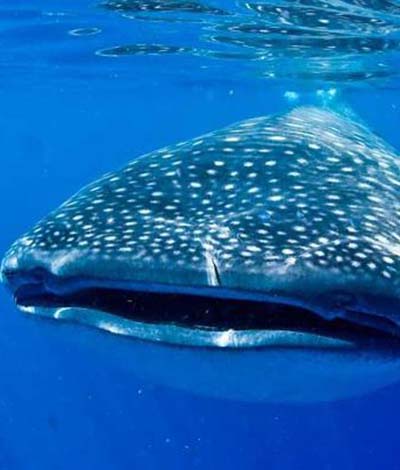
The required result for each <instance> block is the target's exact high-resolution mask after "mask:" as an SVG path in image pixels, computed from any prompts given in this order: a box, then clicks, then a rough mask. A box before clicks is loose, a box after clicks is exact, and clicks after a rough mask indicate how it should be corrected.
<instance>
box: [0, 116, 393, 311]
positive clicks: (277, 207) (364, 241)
mask: <svg viewBox="0 0 400 470" xmlns="http://www.w3.org/2000/svg"><path fill="white" fill-rule="evenodd" d="M399 175H400V173H399V163H398V156H397V155H396V154H395V153H394V151H393V150H392V149H391V148H390V147H389V146H388V145H387V144H385V143H384V142H383V141H382V140H381V139H380V138H378V137H377V136H375V135H374V134H372V133H371V132H370V131H369V130H368V129H367V128H366V127H365V126H363V125H361V124H359V123H356V122H352V121H351V120H350V119H349V118H348V117H346V116H342V115H339V114H336V113H334V112H332V111H329V110H325V109H318V108H313V107H300V108H297V109H294V110H292V111H291V112H288V113H286V114H281V115H277V116H272V117H261V118H255V119H249V120H246V121H243V122H240V123H238V124H234V125H233V126H230V127H227V128H224V129H222V130H218V131H215V132H211V133H209V134H207V135H204V136H202V137H200V138H196V139H193V140H190V141H188V142H185V143H180V144H177V145H172V146H169V147H166V148H163V149H161V150H158V151H155V152H151V153H149V154H147V155H144V156H142V157H140V158H136V159H135V160H133V161H131V162H130V163H128V164H127V165H126V166H125V167H123V168H121V169H119V170H117V171H115V172H113V173H109V174H107V175H105V176H104V177H102V178H101V179H99V180H97V181H95V182H94V183H92V184H90V185H89V186H87V187H85V188H84V189H82V190H81V191H80V192H78V193H77V194H76V195H74V196H73V197H72V198H71V199H69V200H68V201H67V202H66V203H65V204H63V205H62V206H61V207H60V208H59V209H57V210H56V211H54V212H53V213H51V214H50V215H49V216H48V217H46V218H45V219H44V220H42V221H41V222H40V223H39V224H38V225H36V226H35V227H34V228H33V229H32V230H31V231H29V232H28V233H27V234H26V235H24V236H23V237H22V238H20V239H19V240H18V241H17V242H16V243H15V244H14V245H13V246H12V247H11V249H10V250H9V252H8V253H7V255H6V257H5V258H4V260H3V265H2V269H3V272H6V271H13V270H14V271H16V270H20V271H24V270H26V271H29V270H31V269H33V268H40V267H41V268H44V269H45V270H46V271H47V272H49V273H51V274H52V275H54V276H56V277H57V278H86V279H88V278H90V279H102V280H112V281H113V282H115V281H121V282H122V281H123V282H128V283H129V282H144V283H154V282H156V283H159V284H165V285H169V286H173V288H174V289H177V290H178V291H179V288H180V287H183V286H194V287H195V288H199V289H201V288H203V287H212V288H213V289H215V292H218V290H221V289H230V290H234V291H237V292H261V293H264V294H266V295H268V296H270V297H271V298H279V299H286V300H287V301H290V302H292V303H295V304H301V305H306V306H308V307H310V308H313V309H314V310H316V311H317V312H319V313H321V314H323V315H326V316H332V315H333V316H334V315H345V314H346V312H347V311H348V310H351V309H356V310H357V311H366V312H368V313H369V312H374V313H378V314H381V315H389V316H390V317H391V318H392V319H395V320H396V318H397V317H396V315H397V312H396V311H395V310H396V309H395V308H394V306H395V305H397V302H398V298H399V292H398V284H399V283H398V276H397V273H398V271H399V255H400V233H399V216H400V203H399V188H400V176H399ZM382 299H384V302H382Z"/></svg>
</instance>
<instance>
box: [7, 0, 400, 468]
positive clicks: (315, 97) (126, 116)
mask: <svg viewBox="0 0 400 470" xmlns="http://www.w3.org/2000/svg"><path fill="white" fill-rule="evenodd" d="M399 28H400V3H398V2H397V1H395V0H393V1H389V0H382V1H380V0H342V1H339V0H325V1H323V0H312V1H305V0H292V1H287V2H284V1H276V2H274V1H261V0H256V1H254V2H245V1H239V0H238V1H228V0H214V1H213V0H210V1H207V2H204V3H200V2H195V1H191V0H189V1H185V0H182V1H178V0H174V1H167V0H165V1H162V0H145V1H139V0H120V1H113V0H109V1H108V2H107V1H105V2H101V1H96V0H94V1H92V0H90V1H89V0H75V1H73V2H71V1H66V0H54V1H50V0H43V1H41V2H33V1H18V0H13V1H6V0H0V46H1V52H2V53H1V55H0V66H1V73H0V155H1V173H0V178H1V185H0V209H1V225H0V227H1V230H0V251H1V252H2V253H3V252H5V251H6V249H7V248H8V247H9V245H10V244H11V243H12V242H13V241H14V240H15V239H16V238H17V237H18V236H20V235H21V233H23V232H24V231H25V230H27V229H28V228H29V227H31V225H32V224H33V223H35V222H36V221H37V220H39V219H40V218H41V217H42V216H44V215H46V214H47V213H48V212H49V211H50V210H52V209H54V208H55V207H57V206H58V205H59V204H60V203H62V202H63V201H64V200H65V199H66V198H67V197H68V196H70V195H71V194H72V193H74V192H75V191H76V190H78V189H79V188H80V187H82V186H83V185H84V184H86V183H88V182H90V181H91V180H93V179H94V178H96V177H98V176H100V175H101V174H103V173H104V172H106V171H108V170H111V169H114V168H117V167H118V166H120V165H122V164H124V163H125V162H126V161H128V160H129V159H132V158H133V157H135V156H139V155H141V154H143V153H144V152H146V151H150V150H154V149H157V148H159V147H161V146H164V145H168V144H172V143H176V142H180V141H183V140H185V139H188V138H191V137H195V136H197V135H200V134H202V133H204V132H206V131H212V130H215V129H218V128H221V127H223V126H224V125H228V124H230V123H233V122H235V121H238V120H241V119H245V118H248V117H254V116H262V115H269V114H273V113H278V112H283V111H285V110H288V109H290V108H292V107H294V106H298V105H301V104H314V105H319V106H329V107H331V108H332V109H336V110H345V112H347V113H352V115H354V116H357V119H360V120H361V121H362V122H363V123H364V124H366V125H367V126H368V127H369V128H370V129H371V130H373V131H374V132H376V133H377V134H379V135H380V136H381V137H383V138H384V139H385V140H386V141H387V142H388V143H390V144H391V145H392V146H393V147H394V148H396V149H397V150H400V133H399V132H398V129H399V124H400V107H399V106H400V101H399V97H400V88H399V87H400V83H399V79H400V78H399V76H398V75H399V66H400V63H399V62H400V61H399V59H400V55H399V52H398V50H399V47H400V43H399V36H398V31H399ZM0 306H1V308H0V469H1V470H9V469H10V470H14V469H23V470H31V469H32V470H36V469H40V470H47V469H49V470H50V469H51V470H56V469H57V470H64V469H71V468H77V469H80V468H82V469H92V468H93V469H99V470H100V469H192V468H193V469H197V468H199V469H200V468H209V469H217V468H218V469H225V468H227V469H228V468H229V469H279V470H281V469H303V468H307V469H318V470H321V469H341V470H347V469H353V470H356V469H398V468H400V463H399V455H400V454H399V448H400V434H399V432H398V423H399V420H400V398H399V395H400V384H398V385H392V386H390V387H386V388H383V389H381V390H378V391H376V392H374V393H370V394H368V395H366V396H362V397H358V398H352V399H347V400H341V401H337V402H330V403H313V404H307V405H304V404H303V405H300V404H299V405H293V404H285V403H282V404H270V403H246V402H240V401H229V400H224V399H215V398H208V397H206V396H199V395H197V394H196V393H195V392H196V391H195V390H193V391H192V392H190V391H186V392H184V391H179V390H174V389H171V388H169V387H167V386H165V385H164V386H163V385H162V384H158V383H153V382H152V381H151V380H146V379H143V378H139V377H137V376H136V375H135V373H134V369H135V367H134V365H135V364H134V362H135V355H134V354H130V341H131V340H129V339H128V340H127V339H123V338H120V337H117V336H113V335H110V334H106V333H103V332H99V331H97V330H93V329H88V328H85V327H82V326H78V325H73V324H60V323H58V322H51V321H46V320H43V319H36V318H30V317H28V316H26V315H23V314H21V313H20V312H18V311H17V309H16V308H15V306H14V304H13V301H12V299H11V296H10V295H9V293H8V292H6V291H5V290H4V289H1V291H0ZM159 367H160V368H167V369H168V367H169V364H168V363H166V362H165V363H160V364H159ZM177 372H178V371H174V370H173V369H171V370H170V373H171V374H174V373H177ZM220 385H221V384H219V383H218V381H216V383H215V384H213V386H214V387H215V389H216V390H218V388H219V387H220Z"/></svg>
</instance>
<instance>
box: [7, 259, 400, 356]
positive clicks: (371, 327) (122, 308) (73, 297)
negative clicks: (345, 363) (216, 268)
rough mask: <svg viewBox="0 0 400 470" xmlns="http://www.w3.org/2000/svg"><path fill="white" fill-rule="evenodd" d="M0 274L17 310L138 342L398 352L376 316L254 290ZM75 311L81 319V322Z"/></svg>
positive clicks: (393, 333) (389, 326) (41, 272)
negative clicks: (326, 311) (330, 310)
mask: <svg viewBox="0 0 400 470" xmlns="http://www.w3.org/2000/svg"><path fill="white" fill-rule="evenodd" d="M2 277H3V280H4V281H5V282H6V283H7V284H8V287H9V288H10V289H11V291H12V292H13V295H14V298H15V302H16V304H17V306H18V307H19V308H20V309H21V310H24V311H27V312H31V313H42V314H43V312H46V313H44V314H45V315H47V316H54V317H57V316H59V315H60V312H63V311H68V312H69V317H70V318H72V319H74V320H79V321H80V322H81V323H90V324H95V325H96V326H100V328H102V329H105V330H107V329H109V330H110V331H113V332H119V333H122V334H125V335H130V336H138V337H142V338H143V337H144V339H156V340H158V339H159V336H157V335H159V332H160V330H162V329H163V328H164V329H165V330H166V331H165V332H162V339H163V341H165V342H167V343H168V342H169V343H177V344H181V343H182V342H183V343H184V344H186V345H193V346H216V347H218V346H223V347H242V348H243V347H244V348H249V347H260V346H268V345H273V344H275V343H276V335H277V334H278V336H280V341H279V346H288V347H289V346H290V347H296V346H299V347H305V346H307V347H311V348H313V347H315V348H327V347H335V348H337V347H342V348H349V347H350V348H351V347H354V346H357V347H360V346H362V347H374V348H376V347H377V346H378V347H382V346H384V347H385V348H386V347H387V346H388V344H390V345H394V344H395V345H397V344H398V346H399V347H400V335H399V331H398V328H397V327H396V325H395V324H394V323H392V322H391V321H390V320H387V319H385V318H384V317H380V316H377V315H366V313H365V312H362V314H361V315H359V317H357V312H354V311H353V312H352V314H351V315H349V314H348V312H347V315H346V317H345V318H344V317H343V318H333V319H327V318H324V317H323V316H321V315H320V314H319V313H317V312H316V311H313V310H311V309H309V308H307V307H306V306H302V305H301V302H300V301H298V302H296V300H294V299H285V298H280V297H279V296H271V295H269V296H267V295H265V294H263V293H260V292H246V291H241V290H234V289H223V288H216V287H211V288H208V289H207V288H202V289H200V288H196V287H191V286H174V285H167V284H164V285H157V284H148V283H136V284H134V283H130V282H125V283H124V282H112V281H107V280H103V281H102V280H98V279H97V280H96V279H83V278H81V279H74V278H70V279H68V278H67V279H62V278H57V276H54V275H52V274H51V273H49V272H48V271H46V270H45V269H43V268H38V267H37V268H33V269H31V270H28V271H26V270H25V271H19V270H11V269H8V270H7V269H3V271H2ZM342 296H343V294H342ZM83 311H84V312H85V318H87V317H86V315H87V314H88V315H90V316H91V319H90V321H89V322H88V321H85V320H82V318H83V317H82V315H81V314H82V312H83ZM71 312H75V313H72V314H71ZM77 317H79V318H77ZM104 317H107V319H108V321H107V322H104ZM366 319H367V320H368V321H366ZM131 325H134V326H136V328H131ZM107 326H108V327H107ZM138 326H139V329H138ZM117 330H118V331H117ZM182 332H184V336H185V339H184V341H183V339H182ZM199 332H201V334H200V336H199V335H198V333H199ZM154 335H155V336H154ZM188 335H189V337H188ZM221 335H222V336H221ZM221 337H222V338H223V341H222V340H221ZM199 338H200V339H199Z"/></svg>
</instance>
